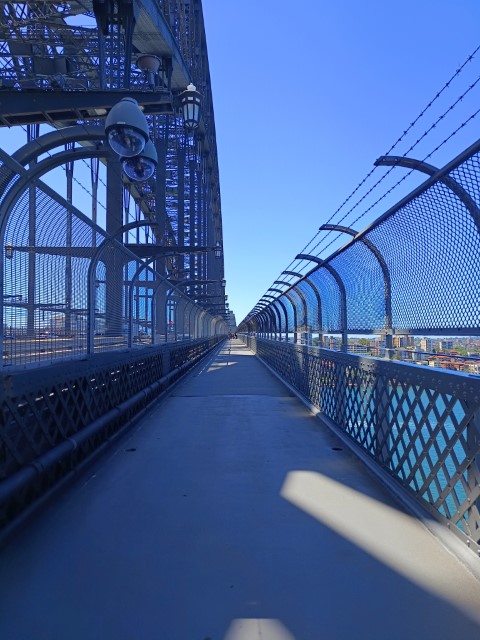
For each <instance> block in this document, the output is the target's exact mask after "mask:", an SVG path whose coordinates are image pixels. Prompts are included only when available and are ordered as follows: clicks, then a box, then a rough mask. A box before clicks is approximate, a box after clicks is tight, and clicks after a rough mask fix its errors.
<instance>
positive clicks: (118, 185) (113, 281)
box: [105, 156, 123, 335]
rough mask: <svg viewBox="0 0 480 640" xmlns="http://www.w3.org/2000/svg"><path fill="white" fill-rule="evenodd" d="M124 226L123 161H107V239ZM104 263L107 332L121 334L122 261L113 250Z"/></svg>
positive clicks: (114, 159) (111, 159)
mask: <svg viewBox="0 0 480 640" xmlns="http://www.w3.org/2000/svg"><path fill="white" fill-rule="evenodd" d="M122 226H123V184H122V177H121V166H120V161H119V160H118V159H117V158H114V157H113V156H112V157H111V158H109V159H108V160H107V214H106V231H107V235H109V236H115V235H117V234H118V231H119V230H120V229H121V228H122ZM109 254H110V255H109V257H108V258H107V259H106V261H105V302H106V304H105V331H106V333H107V334H110V335H119V334H121V333H122V297H123V260H122V256H120V255H119V252H118V251H116V250H115V248H114V247H113V246H112V248H111V250H110V251H109Z"/></svg>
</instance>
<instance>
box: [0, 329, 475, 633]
mask: <svg viewBox="0 0 480 640" xmlns="http://www.w3.org/2000/svg"><path fill="white" fill-rule="evenodd" d="M464 637H465V638H467V637H470V638H478V637H480V583H479V582H478V581H477V580H476V578H475V577H474V576H473V574H472V573H470V572H469V570H468V569H467V568H466V567H465V566H464V565H462V564H461V563H460V562H458V561H457V560H456V559H455V558H454V556H453V555H452V554H451V553H450V552H449V551H447V550H446V549H445V548H444V547H443V546H442V545H441V544H440V542H439V541H438V540H437V539H436V538H435V537H434V536H433V535H432V534H431V533H430V532H429V531H428V530H427V529H426V528H424V527H423V525H422V524H421V523H420V522H418V521H417V520H415V519H414V518H413V517H411V516H410V515H408V514H407V513H405V511H404V509H403V508H402V507H401V506H400V505H399V504H398V503H397V502H396V501H395V500H394V499H393V498H392V497H391V496H390V495H389V493H387V491H386V490H385V489H384V488H383V486H382V485H381V484H379V482H378V481H377V479H376V478H375V477H373V476H372V475H371V473H370V472H369V471H368V470H367V469H366V467H365V466H364V465H363V464H362V463H361V462H359V461H358V460H357V459H356V458H355V456H354V455H353V454H352V453H351V452H349V451H348V450H347V449H346V448H345V446H344V445H343V444H342V443H341V442H340V441H339V440H337V438H336V436H334V435H333V434H332V433H331V432H330V431H327V430H325V429H324V428H323V427H322V426H321V424H320V422H319V421H318V420H317V419H316V418H315V417H314V416H313V415H312V414H311V413H310V412H309V411H308V410H307V408H306V407H305V406H304V405H303V404H302V403H301V402H300V401H299V400H298V399H297V398H296V397H295V396H293V394H292V393H291V392H290V391H289V390H288V389H287V388H286V387H285V386H284V385H283V384H282V383H281V382H279V381H278V380H277V379H276V378H275V377H274V376H273V375H272V374H271V373H270V372H269V371H268V369H266V368H265V367H264V366H263V365H262V363H261V362H259V361H258V360H257V359H256V358H255V357H254V356H253V355H252V353H251V352H250V351H249V350H248V349H247V347H245V346H244V345H243V344H241V343H240V341H238V340H232V341H228V342H226V343H224V344H223V346H222V347H219V348H217V350H216V351H215V352H214V354H213V355H211V356H210V357H209V358H208V359H207V360H204V361H203V363H202V364H201V365H199V366H198V367H197V368H196V369H195V370H194V371H193V372H192V373H191V374H190V375H189V376H188V377H187V378H185V379H184V380H183V381H182V382H181V383H180V384H178V385H177V386H176V387H174V388H173V389H172V390H171V391H170V393H169V395H168V396H166V397H165V398H164V399H163V400H162V401H161V402H160V403H159V404H158V405H157V406H155V407H154V408H153V409H151V410H150V412H149V413H148V415H146V416H145V417H144V418H143V419H142V420H141V421H140V422H139V423H137V424H136V425H135V426H134V428H133V429H132V430H131V431H130V432H129V435H128V436H127V437H124V438H123V439H122V440H119V441H117V443H116V445H114V447H113V448H112V450H111V451H110V452H109V453H108V454H107V455H106V456H104V457H103V458H102V460H99V461H97V462H96V463H95V464H94V465H93V466H92V467H90V469H89V472H88V474H86V475H85V477H83V478H82V479H81V480H79V481H78V482H77V483H76V484H75V485H73V486H71V487H69V488H68V489H67V490H66V491H64V492H62V494H61V495H59V496H57V498H56V500H55V501H54V502H52V503H51V504H50V505H49V506H48V507H47V508H45V509H44V510H43V511H42V512H41V513H40V514H39V515H38V516H37V517H35V519H34V520H33V521H31V522H30V523H29V525H28V528H27V529H24V530H23V531H22V532H20V533H19V534H18V535H17V536H16V538H15V540H13V541H12V542H11V543H10V544H9V545H8V546H7V547H6V548H4V549H3V550H2V552H1V553H0V638H1V639H2V640H260V639H261V640H292V639H296V640H347V639H348V640H358V639H365V640H407V639H408V640H415V639H422V640H454V639H457V638H464Z"/></svg>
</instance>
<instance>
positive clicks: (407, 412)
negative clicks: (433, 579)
mask: <svg viewBox="0 0 480 640" xmlns="http://www.w3.org/2000/svg"><path fill="white" fill-rule="evenodd" d="M241 339H242V340H243V341H244V342H245V343H246V344H247V345H248V346H249V347H250V349H252V350H253V351H254V352H255V353H256V354H257V355H258V356H260V357H261V358H262V360H264V361H265V362H266V363H267V364H268V365H269V366H270V367H272V369H274V371H276V372H277V373H278V374H279V375H280V376H281V378H282V379H284V380H285V381H286V382H287V383H289V384H290V385H292V386H293V387H294V388H295V389H296V390H297V391H298V392H299V393H300V394H301V395H302V396H303V397H305V398H306V399H307V400H308V401H309V402H310V403H311V404H312V405H314V406H315V407H316V408H318V410H319V411H320V415H321V416H322V417H323V418H325V419H327V420H328V421H329V423H330V424H331V425H332V426H333V427H334V429H336V430H338V431H340V432H341V433H342V434H344V435H345V436H347V437H348V438H349V439H350V440H351V441H352V442H353V443H355V445H357V446H358V447H359V448H360V449H361V450H362V452H364V453H366V454H367V456H368V457H369V458H370V459H371V460H372V461H375V462H376V463H377V464H378V465H379V466H380V467H381V468H382V469H383V470H384V471H385V472H386V473H387V474H389V476H391V477H392V478H393V479H394V480H395V482H396V483H398V485H399V486H401V487H402V488H403V489H404V490H405V491H406V492H407V493H408V494H409V495H410V496H413V497H414V498H415V499H416V500H417V501H418V502H419V503H420V504H421V505H422V507H423V508H425V509H426V510H427V511H428V512H429V513H430V514H431V515H432V516H433V517H435V518H436V519H437V520H439V521H440V522H442V523H443V524H445V525H447V526H448V527H449V528H450V529H451V530H452V531H453V532H454V533H455V534H456V535H457V536H458V537H459V538H461V539H462V540H464V541H465V542H466V543H467V544H468V545H469V547H470V548H471V549H473V550H474V551H475V552H476V553H480V511H479V508H480V492H479V487H480V465H479V461H480V437H479V424H480V377H472V376H467V375H464V374H459V373H454V372H451V371H444V370H438V369H436V370H432V369H430V368H428V367H420V366H413V365H408V364H404V363H394V362H391V361H388V360H379V359H375V358H365V357H360V356H355V355H352V354H342V353H339V352H333V351H331V350H327V349H317V348H309V347H305V346H300V345H292V344H285V343H280V342H278V341H273V340H265V339H261V338H255V337H253V336H245V335H243V336H241Z"/></svg>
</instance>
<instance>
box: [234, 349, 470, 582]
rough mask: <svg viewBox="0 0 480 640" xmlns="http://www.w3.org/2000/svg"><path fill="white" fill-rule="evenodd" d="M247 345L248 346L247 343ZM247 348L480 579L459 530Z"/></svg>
mask: <svg viewBox="0 0 480 640" xmlns="http://www.w3.org/2000/svg"><path fill="white" fill-rule="evenodd" d="M245 346H247V345H245ZM247 349H249V351H250V352H251V353H252V354H253V355H254V356H255V357H256V358H257V359H258V360H259V361H260V362H261V363H262V364H263V365H264V366H265V367H266V368H267V369H268V370H269V371H270V373H272V374H273V375H274V376H275V377H276V378H277V379H278V380H279V381H280V382H281V383H282V384H283V385H284V386H285V387H286V388H287V389H289V391H291V392H292V393H293V394H294V395H295V396H296V397H297V398H298V399H299V400H300V401H301V402H302V403H303V404H304V405H305V406H306V407H307V408H308V409H309V411H311V413H312V414H313V415H314V416H315V417H316V418H317V419H318V421H319V422H320V423H321V425H322V426H324V427H327V428H328V429H329V430H330V431H331V432H332V433H333V434H334V435H335V436H336V437H337V438H338V439H339V440H340V441H341V442H342V443H343V444H344V445H345V446H346V447H348V449H349V450H350V451H351V452H352V453H353V454H354V455H355V456H356V457H357V458H358V459H359V460H360V461H361V462H362V463H363V464H364V465H365V466H366V467H367V468H368V470H369V471H370V472H372V473H373V474H374V475H375V476H376V477H377V479H378V480H380V482H381V483H382V484H383V485H384V486H385V487H386V488H387V489H388V491H389V492H390V493H391V494H392V495H393V496H394V497H395V498H396V499H397V500H398V501H399V502H400V503H401V504H402V506H403V507H404V508H405V509H406V510H407V511H408V512H409V513H410V515H412V516H415V518H416V519H417V520H419V521H420V522H421V524H422V525H423V526H424V527H425V529H427V531H428V532H429V533H430V534H431V535H432V536H433V537H434V538H435V539H436V540H438V542H440V544H441V545H442V546H443V547H444V548H445V549H446V550H447V551H448V552H449V553H450V554H452V555H453V556H454V557H455V558H456V559H457V560H458V561H459V562H461V563H462V565H463V566H464V567H465V568H466V569H467V570H468V571H469V572H470V573H471V574H472V575H473V576H474V577H475V578H476V580H478V581H479V582H480V561H479V559H478V558H477V556H476V555H475V553H474V552H472V550H471V549H469V548H468V546H467V545H466V544H465V543H464V542H463V541H462V540H461V539H460V538H459V537H457V536H456V535H455V532H454V531H452V530H450V529H448V528H447V527H446V526H444V525H443V524H441V523H440V522H437V521H435V520H432V518H431V516H430V515H429V513H428V512H427V511H426V510H424V509H422V506H421V505H420V504H419V503H418V502H417V501H416V500H414V499H413V498H411V497H410V496H409V495H408V493H406V492H405V491H404V490H403V489H402V487H401V486H398V485H397V484H396V482H395V481H394V480H393V479H392V478H391V477H390V476H389V475H388V474H387V473H386V472H385V471H384V470H383V469H382V468H381V467H379V466H378V465H376V464H375V463H374V462H373V461H372V460H370V458H369V457H368V456H367V455H366V454H365V453H364V452H363V451H362V450H361V449H360V448H359V447H358V446H357V445H356V444H355V442H352V441H351V440H350V439H349V438H348V436H346V435H345V434H343V433H342V432H341V431H339V430H338V429H337V427H336V426H335V425H334V424H333V423H332V422H331V421H330V420H329V419H328V418H327V417H326V416H324V415H322V413H321V411H320V409H319V408H318V407H316V406H315V405H313V404H312V403H311V402H309V400H307V398H305V397H304V396H303V395H302V394H301V393H300V392H299V391H298V390H297V389H295V387H293V386H292V385H291V384H289V383H288V382H286V381H285V380H284V379H283V378H282V377H281V376H280V375H279V374H278V373H277V372H276V371H275V370H274V369H273V368H272V367H271V366H270V365H269V364H268V363H267V362H265V360H263V358H261V357H260V356H259V355H257V354H256V353H255V352H254V351H253V350H252V349H250V348H249V347H248V346H247Z"/></svg>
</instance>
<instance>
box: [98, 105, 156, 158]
mask: <svg viewBox="0 0 480 640" xmlns="http://www.w3.org/2000/svg"><path fill="white" fill-rule="evenodd" d="M105 133H106V135H107V139H108V144H109V145H110V146H111V148H112V149H113V151H115V153H117V154H118V155H119V156H121V157H122V158H132V157H134V156H138V155H139V154H140V153H141V152H142V151H143V149H144V147H145V145H146V143H147V141H148V133H149V132H148V123H147V119H146V118H145V116H144V114H143V113H142V111H141V109H140V107H139V106H138V103H137V101H136V100H134V99H133V98H122V100H120V102H117V104H116V105H114V106H113V107H112V108H111V109H110V112H109V114H108V116H107V118H106V120H105Z"/></svg>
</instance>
